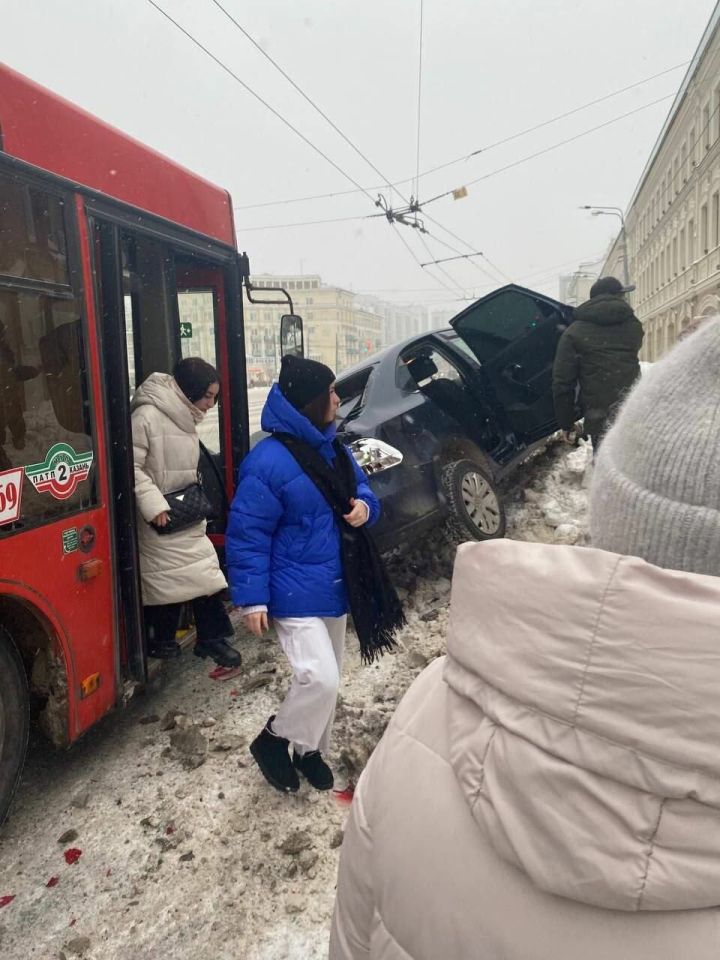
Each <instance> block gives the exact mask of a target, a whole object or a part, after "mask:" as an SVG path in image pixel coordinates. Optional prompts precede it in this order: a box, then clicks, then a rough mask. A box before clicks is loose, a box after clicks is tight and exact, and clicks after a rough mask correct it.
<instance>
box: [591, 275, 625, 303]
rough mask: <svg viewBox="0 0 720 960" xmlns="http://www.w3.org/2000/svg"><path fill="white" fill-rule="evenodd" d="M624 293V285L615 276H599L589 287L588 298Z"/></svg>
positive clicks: (616, 295)
mask: <svg viewBox="0 0 720 960" xmlns="http://www.w3.org/2000/svg"><path fill="white" fill-rule="evenodd" d="M623 293H625V287H624V286H623V285H622V284H621V283H620V281H619V280H618V279H617V278H616V277H600V279H599V280H596V281H595V283H594V284H593V285H592V286H591V287H590V299H591V300H592V298H593V297H602V296H606V297H619V296H620V295H621V294H623Z"/></svg>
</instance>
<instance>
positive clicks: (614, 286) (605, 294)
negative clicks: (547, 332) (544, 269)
mask: <svg viewBox="0 0 720 960" xmlns="http://www.w3.org/2000/svg"><path fill="white" fill-rule="evenodd" d="M625 292H626V290H625V287H623V285H622V284H621V283H620V281H619V280H617V279H616V278H615V277H602V278H601V279H600V280H597V281H596V282H595V283H594V284H593V285H592V287H591V288H590V299H589V300H587V301H586V302H585V303H583V304H581V305H580V306H579V307H578V308H577V309H576V310H575V321H574V323H572V324H570V326H569V327H568V328H567V330H566V331H565V333H563V335H562V337H561V338H560V342H559V344H558V348H557V353H556V355H555V365H554V367H553V399H554V401H555V416H556V417H557V421H558V424H559V425H560V429H561V430H563V431H564V432H565V434H566V437H567V438H568V439H569V436H570V434H571V432H572V430H573V427H574V424H575V419H576V396H577V389H578V387H579V388H580V394H579V400H580V407H581V409H582V413H583V416H584V419H585V433H586V434H588V435H589V436H590V438H591V440H592V442H593V447H594V449H596V450H597V447H598V445H599V443H600V441H601V440H602V437H603V434H604V433H605V431H606V430H607V427H608V426H609V419H610V418H611V416H612V414H613V411H614V409H615V408H616V407H617V405H618V403H619V402H620V401H621V400H622V398H623V397H624V396H625V394H626V393H628V392H629V390H630V388H631V387H632V385H633V384H634V383H635V381H636V380H637V379H638V377H639V376H640V363H639V360H638V354H639V352H640V347H641V346H642V342H643V328H642V324H641V323H640V321H639V320H638V319H637V317H636V316H635V314H634V313H633V309H632V307H631V306H630V304H629V303H627V301H626V300H625V297H624V294H625Z"/></svg>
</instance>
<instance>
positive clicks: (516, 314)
mask: <svg viewBox="0 0 720 960" xmlns="http://www.w3.org/2000/svg"><path fill="white" fill-rule="evenodd" d="M562 320H563V318H562V316H561V314H560V313H559V311H558V310H557V309H556V308H555V307H554V306H553V305H552V304H551V303H548V302H546V301H545V300H542V299H540V298H536V297H534V296H532V295H530V294H527V293H522V292H520V291H512V290H510V291H505V292H504V293H502V294H499V295H497V296H492V297H487V298H484V299H483V300H481V301H479V302H478V303H476V304H474V305H473V306H472V307H470V308H469V309H468V310H466V311H465V313H463V314H461V315H460V317H458V318H457V319H456V320H455V322H454V323H453V326H454V327H455V330H456V331H457V332H458V333H459V334H460V336H461V337H462V339H463V340H464V341H465V342H466V343H467V345H468V346H469V347H470V349H471V350H472V352H473V353H474V354H475V356H476V357H477V359H478V360H479V361H480V362H481V363H487V362H488V361H491V360H492V359H493V358H494V357H495V356H497V354H500V353H502V352H503V351H504V350H506V349H507V347H508V346H509V345H510V344H513V343H521V342H522V341H529V340H530V339H535V338H536V337H537V335H538V332H539V331H541V328H544V327H545V326H546V325H547V324H548V323H549V324H550V325H551V326H554V325H555V324H558V323H561V322H562Z"/></svg>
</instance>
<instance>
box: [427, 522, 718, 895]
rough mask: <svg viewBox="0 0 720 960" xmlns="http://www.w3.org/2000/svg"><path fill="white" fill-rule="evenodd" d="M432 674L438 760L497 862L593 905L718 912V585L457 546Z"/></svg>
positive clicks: (607, 563)
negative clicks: (440, 706)
mask: <svg viewBox="0 0 720 960" xmlns="http://www.w3.org/2000/svg"><path fill="white" fill-rule="evenodd" d="M444 676H445V680H446V682H447V684H448V685H449V687H450V705H449V708H448V711H449V712H448V723H449V729H450V741H451V743H452V747H451V763H452V766H453V769H454V772H455V775H456V777H457V780H458V783H459V784H460V787H461V790H462V792H463V794H464V797H465V800H466V802H467V804H468V806H469V808H470V810H471V813H472V816H473V818H474V820H475V823H476V824H477V827H478V829H479V830H481V831H483V833H484V834H485V836H486V838H487V840H488V841H489V842H490V843H491V844H492V846H493V848H494V849H495V851H496V852H497V853H498V855H499V856H500V857H502V858H503V859H504V860H506V861H507V862H509V863H511V864H513V865H515V866H516V867H518V868H519V869H521V870H522V871H524V872H525V874H526V875H527V876H528V877H530V879H531V880H532V881H533V882H534V883H535V885H536V886H538V887H540V888H541V889H544V890H546V891H548V892H550V893H553V894H557V895H559V896H562V897H568V898H570V899H573V900H576V901H580V902H583V903H586V904H591V905H594V906H599V907H605V908H610V909H619V910H627V911H652V910H687V909H693V908H701V907H710V906H717V905H720V578H716V577H710V576H701V575H694V574H688V573H680V572H674V571H669V570H663V569H661V568H659V567H655V566H652V565H650V564H648V563H645V562H644V561H642V560H639V559H637V558H634V557H623V556H618V555H616V554H612V553H606V552H604V551H601V550H595V549H590V548H578V547H562V546H548V545H544V544H532V543H517V542H512V541H509V540H505V541H496V542H491V543H484V544H465V545H463V546H461V547H460V549H459V553H458V562H457V565H456V570H455V576H454V579H453V593H452V606H451V618H450V636H449V640H448V657H447V661H446V666H445V673H444Z"/></svg>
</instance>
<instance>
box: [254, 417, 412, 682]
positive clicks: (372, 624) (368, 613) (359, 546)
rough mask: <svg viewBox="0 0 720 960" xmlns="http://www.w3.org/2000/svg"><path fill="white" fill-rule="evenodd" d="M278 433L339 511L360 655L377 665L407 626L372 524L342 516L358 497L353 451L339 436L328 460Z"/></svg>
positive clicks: (305, 444) (341, 546)
mask: <svg viewBox="0 0 720 960" xmlns="http://www.w3.org/2000/svg"><path fill="white" fill-rule="evenodd" d="M273 437H275V439H276V440H278V441H279V442H280V443H282V445H283V446H284V447H285V449H286V450H288V452H289V453H291V454H292V456H293V457H294V458H295V460H297V462H298V464H299V465H300V467H301V468H302V470H303V472H304V473H305V474H307V476H308V477H309V478H310V479H311V480H312V482H313V483H314V484H315V486H316V487H317V488H318V490H319V491H320V493H321V494H322V495H323V497H325V499H326V500H327V502H328V504H329V505H330V509H331V510H332V511H333V513H334V514H335V518H336V520H337V523H338V526H339V527H340V548H341V552H342V565H343V574H344V578H345V587H346V589H347V593H348V599H349V601H350V612H351V613H352V618H353V621H354V623H355V631H356V633H357V635H358V638H359V640H360V656H361V657H362V659H363V662H364V663H372V662H373V661H374V660H375V659H376V658H377V657H379V656H380V654H382V653H384V652H385V651H386V650H391V649H392V648H393V647H394V646H395V640H394V634H395V631H396V630H399V629H400V628H401V627H404V626H405V622H406V621H405V615H404V614H403V610H402V606H401V604H400V600H399V598H398V595H397V593H396V592H395V588H394V587H393V585H392V583H391V582H390V578H389V576H388V574H387V570H386V569H385V564H384V563H383V561H382V557H381V556H380V551H379V550H378V548H377V545H376V543H375V541H374V540H373V538H372V537H371V536H370V533H369V532H368V530H367V528H366V527H365V526H362V527H351V526H350V524H349V523H347V522H346V521H345V520H343V517H344V515H345V514H347V513H350V511H351V509H352V508H351V506H350V500H352V499H354V498H355V497H356V496H357V481H356V478H355V471H354V469H353V465H352V463H351V461H350V457H351V453H350V451H349V450H348V449H347V448H346V447H345V446H344V444H343V443H341V441H340V440H338V439H337V438H336V439H335V440H333V444H332V445H333V449H334V451H335V460H334V461H333V463H328V462H327V460H325V458H324V457H323V456H322V455H321V454H320V453H319V452H318V451H317V450H316V449H315V448H314V447H312V446H311V445H310V444H309V443H306V442H305V441H304V440H300V439H298V437H294V436H293V435H292V434H289V433H273Z"/></svg>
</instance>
